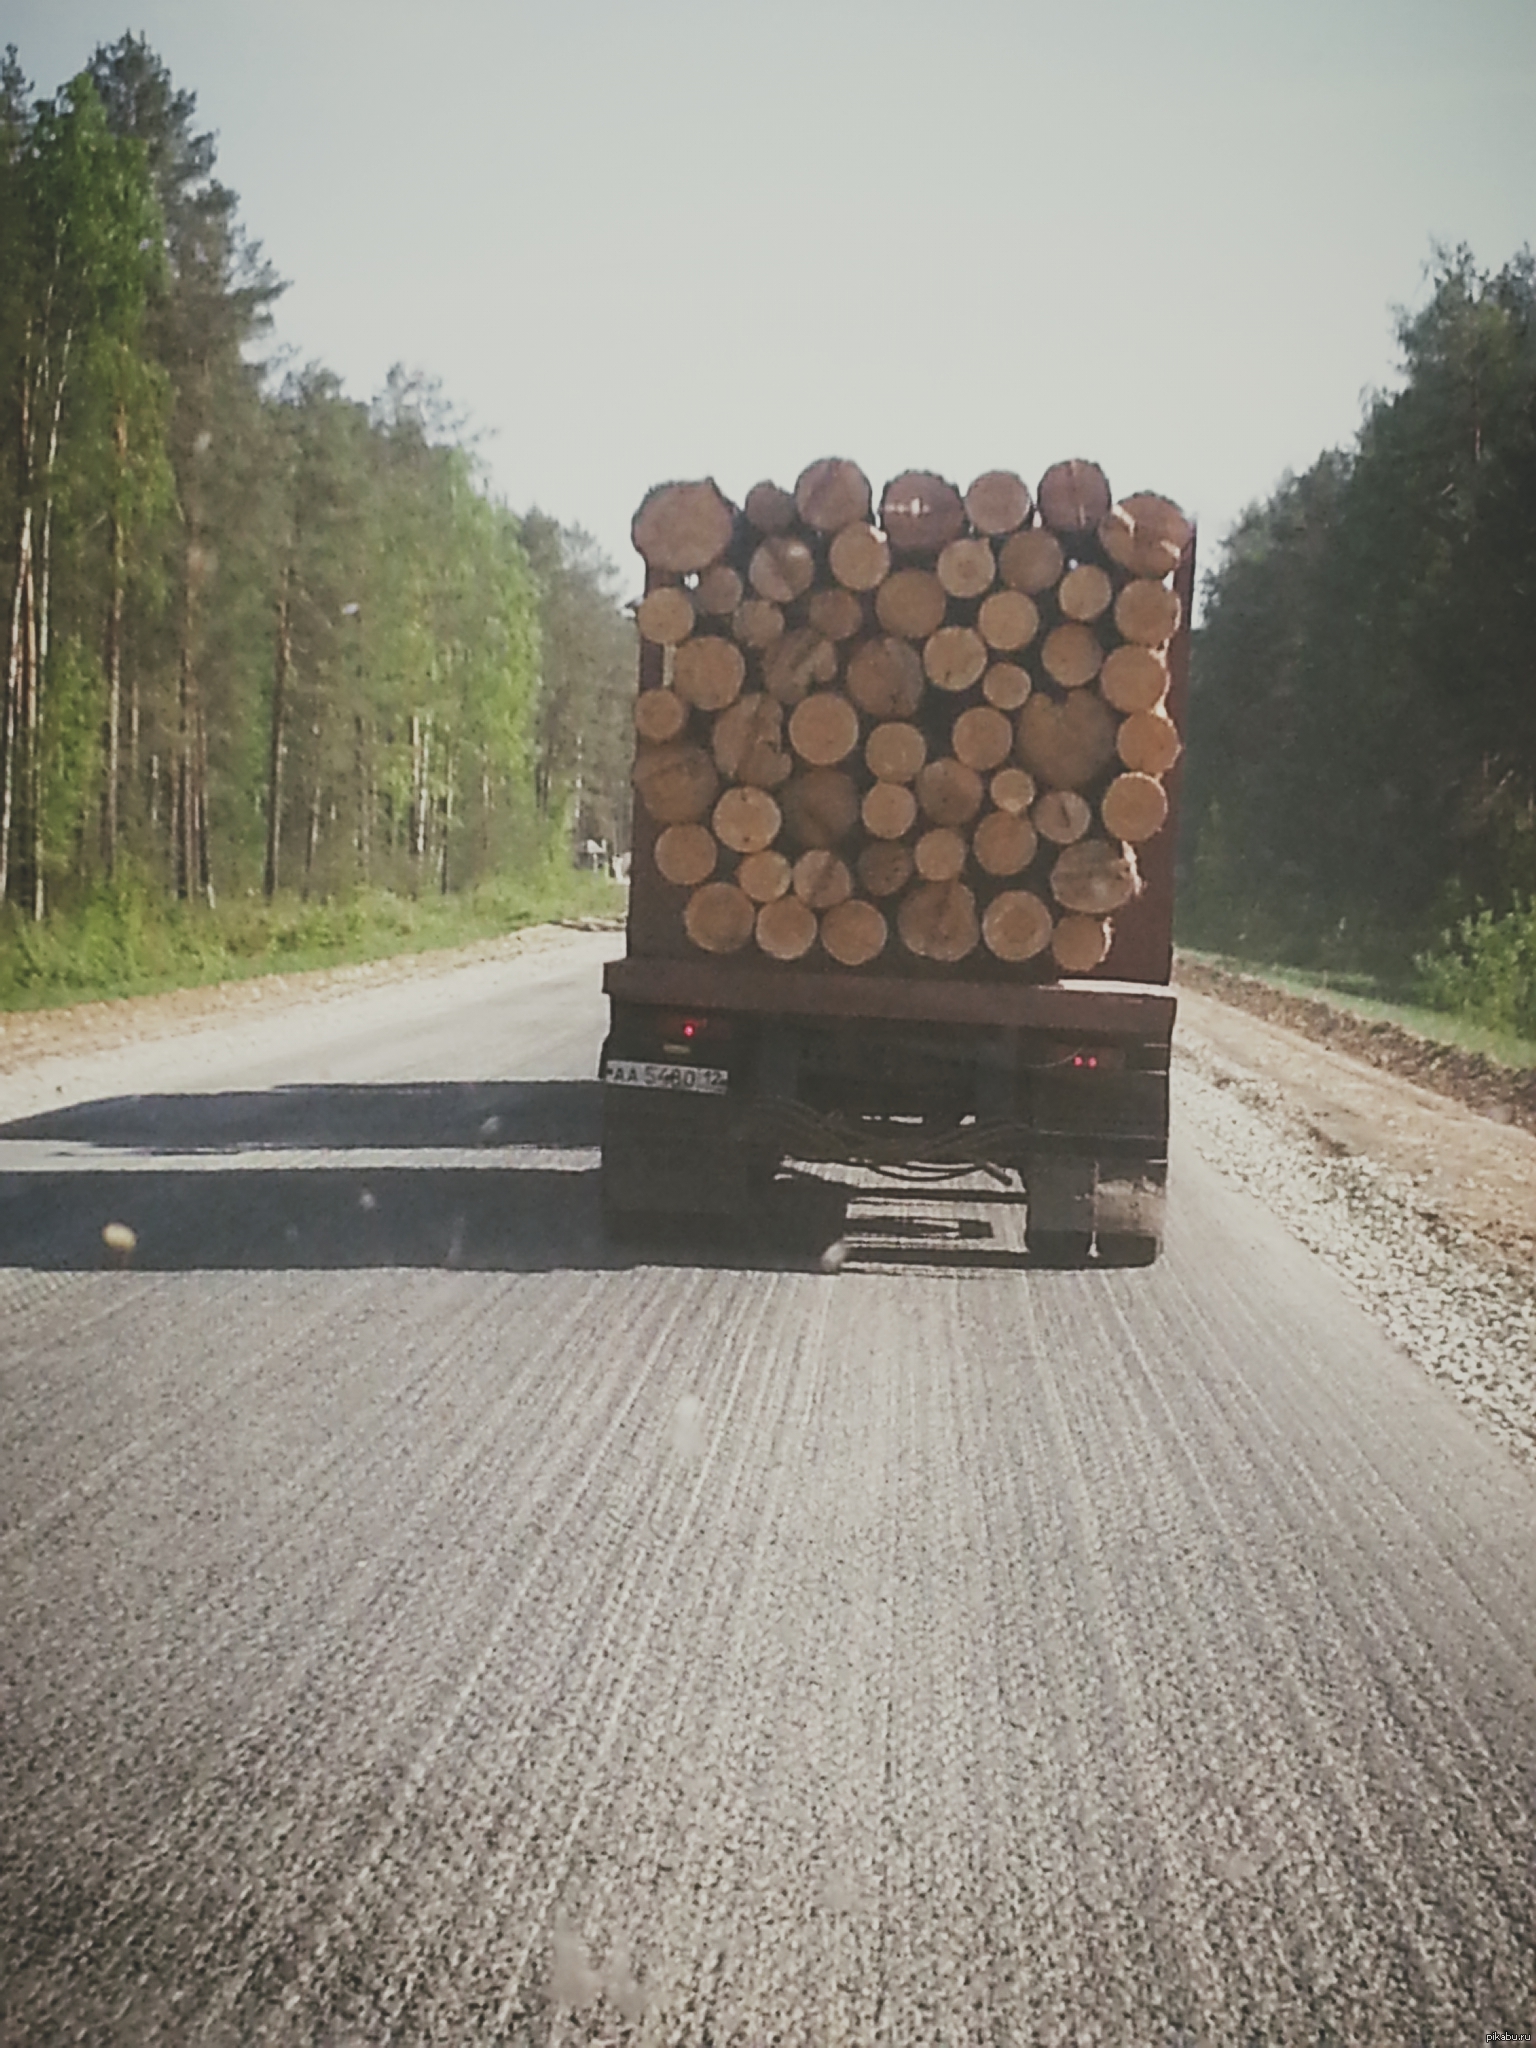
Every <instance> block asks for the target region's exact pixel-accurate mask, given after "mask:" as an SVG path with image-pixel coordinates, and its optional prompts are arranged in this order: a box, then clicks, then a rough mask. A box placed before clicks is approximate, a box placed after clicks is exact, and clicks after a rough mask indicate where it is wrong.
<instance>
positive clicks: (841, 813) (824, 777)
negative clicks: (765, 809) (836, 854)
mask: <svg viewBox="0 0 1536 2048" xmlns="http://www.w3.org/2000/svg"><path fill="white" fill-rule="evenodd" d="M783 803H784V827H785V832H786V834H787V836H788V838H789V839H790V840H791V842H792V843H793V844H794V845H795V846H798V847H801V848H806V847H811V846H838V845H840V844H841V843H842V841H843V840H845V839H846V838H847V837H848V834H849V833H850V832H851V831H852V830H853V828H854V826H855V825H856V824H857V823H858V821H859V792H858V789H857V788H856V787H855V785H854V780H853V777H852V776H851V775H847V774H845V773H844V772H843V770H842V769H841V768H808V769H807V770H806V771H805V773H804V774H803V775H796V776H793V777H791V779H790V780H789V781H788V782H786V783H785V785H784V789H783Z"/></svg>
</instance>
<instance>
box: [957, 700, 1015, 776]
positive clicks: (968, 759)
mask: <svg viewBox="0 0 1536 2048" xmlns="http://www.w3.org/2000/svg"><path fill="white" fill-rule="evenodd" d="M950 746H951V747H952V749H953V750H954V756H955V759H956V760H957V761H963V762H964V763H965V765H966V767H967V768H974V769H976V770H977V771H978V772H979V773H981V774H983V775H984V774H985V773H986V772H987V770H988V769H989V768H997V767H1000V766H1001V764H1002V763H1003V762H1004V761H1006V760H1007V758H1008V756H1009V755H1010V754H1011V753H1012V752H1013V721H1012V719H1010V718H1007V717H1005V716H1004V714H1003V713H1002V712H1001V711H998V710H996V709H995V708H994V707H993V706H992V705H990V704H974V705H972V707H971V708H970V710H969V711H962V712H961V714H960V716H959V717H958V718H957V719H956V720H955V729H954V732H953V733H952V734H951V736H950Z"/></svg>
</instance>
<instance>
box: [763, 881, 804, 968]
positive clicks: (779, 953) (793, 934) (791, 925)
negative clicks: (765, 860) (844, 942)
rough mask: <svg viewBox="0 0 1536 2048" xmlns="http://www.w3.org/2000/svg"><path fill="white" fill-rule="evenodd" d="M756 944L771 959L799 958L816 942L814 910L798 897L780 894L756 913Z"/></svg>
mask: <svg viewBox="0 0 1536 2048" xmlns="http://www.w3.org/2000/svg"><path fill="white" fill-rule="evenodd" d="M757 943H758V945H759V947H760V948H761V949H762V951H763V952H765V953H766V954H767V955H768V957H769V958H770V959H771V960H800V959H803V958H804V956H805V955H806V954H807V953H809V951H810V950H811V948H812V946H814V945H815V943H816V913H815V911H814V910H812V909H811V908H810V906H809V905H808V904H805V903H802V902H801V901H800V898H799V897H798V896H780V897H778V898H777V899H776V900H775V901H774V902H772V903H765V904H764V905H763V907H762V909H761V910H759V911H758V913H757Z"/></svg>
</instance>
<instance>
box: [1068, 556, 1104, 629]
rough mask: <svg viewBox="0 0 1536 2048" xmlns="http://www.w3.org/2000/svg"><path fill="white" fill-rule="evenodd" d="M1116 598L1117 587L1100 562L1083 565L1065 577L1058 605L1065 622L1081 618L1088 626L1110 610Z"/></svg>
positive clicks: (1070, 571)
mask: <svg viewBox="0 0 1536 2048" xmlns="http://www.w3.org/2000/svg"><path fill="white" fill-rule="evenodd" d="M1114 595H1115V586H1114V584H1113V583H1111V582H1110V580H1109V577H1108V576H1107V575H1106V574H1105V572H1104V571H1103V570H1102V569H1101V568H1100V567H1099V565H1098V563H1097V562H1079V563H1078V565H1077V567H1076V568H1075V569H1069V570H1068V571H1067V573H1066V575H1065V576H1063V577H1062V579H1061V583H1060V585H1059V587H1058V589H1057V592H1056V602H1057V603H1058V604H1059V605H1060V606H1061V615H1062V617H1063V618H1064V619H1078V620H1080V621H1081V622H1082V623H1083V624H1084V625H1087V624H1088V623H1089V622H1090V621H1091V620H1093V619H1096V618H1098V617H1099V616H1100V614H1101V613H1103V612H1107V611H1108V610H1109V607H1110V605H1111V603H1112V602H1113V600H1114Z"/></svg>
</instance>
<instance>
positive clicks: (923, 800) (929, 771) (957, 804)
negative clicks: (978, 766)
mask: <svg viewBox="0 0 1536 2048" xmlns="http://www.w3.org/2000/svg"><path fill="white" fill-rule="evenodd" d="M916 794H917V801H918V803H919V804H920V805H921V807H922V812H923V816H924V817H925V818H927V819H928V821H929V822H930V824H934V825H968V824H969V823H970V821H971V819H972V818H974V817H975V815H976V813H977V812H978V811H979V810H980V809H981V799H982V782H981V777H980V776H979V775H978V774H977V773H976V770H975V769H974V768H967V767H966V765H965V763H964V762H963V761H956V760H953V759H950V758H949V757H947V756H946V757H945V758H943V759H941V760H938V761H930V762H929V763H928V765H927V767H926V768H924V769H922V770H920V771H919V773H918V776H917V781H916Z"/></svg>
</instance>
